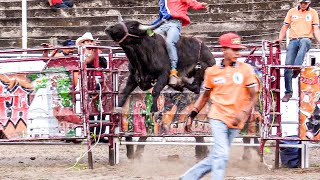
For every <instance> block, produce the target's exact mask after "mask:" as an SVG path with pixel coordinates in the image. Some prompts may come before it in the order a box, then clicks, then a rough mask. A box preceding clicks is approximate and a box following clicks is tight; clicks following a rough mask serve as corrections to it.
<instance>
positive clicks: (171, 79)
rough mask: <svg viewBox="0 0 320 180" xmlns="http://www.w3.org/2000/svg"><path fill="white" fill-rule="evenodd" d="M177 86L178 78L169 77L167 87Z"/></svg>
mask: <svg viewBox="0 0 320 180" xmlns="http://www.w3.org/2000/svg"><path fill="white" fill-rule="evenodd" d="M177 84H178V77H177V76H170V79H169V85H170V86H176V85H177Z"/></svg>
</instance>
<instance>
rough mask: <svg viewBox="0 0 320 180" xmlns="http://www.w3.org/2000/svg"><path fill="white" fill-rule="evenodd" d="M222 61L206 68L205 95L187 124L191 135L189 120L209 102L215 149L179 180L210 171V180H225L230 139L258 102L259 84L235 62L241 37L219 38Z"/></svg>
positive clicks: (251, 72) (247, 67)
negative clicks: (210, 103)
mask: <svg viewBox="0 0 320 180" xmlns="http://www.w3.org/2000/svg"><path fill="white" fill-rule="evenodd" d="M219 43H220V45H221V46H222V51H223V54H224V59H223V60H222V62H221V64H220V65H219V64H217V65H214V66H212V67H209V68H207V69H206V71H205V76H204V92H202V93H201V95H200V96H199V98H198V99H197V101H196V102H195V105H194V108H193V110H192V112H191V113H190V115H189V118H188V121H187V123H186V127H185V128H186V130H187V131H190V127H191V124H192V120H193V119H194V117H195V116H196V115H197V114H198V112H199V111H200V110H201V109H202V108H203V107H204V106H205V104H206V103H207V101H208V100H209V98H210V99H211V102H212V105H211V106H212V107H211V108H210V111H209V113H208V119H209V120H210V124H211V129H212V135H213V138H214V145H213V148H212V151H211V153H210V155H209V156H208V157H207V158H205V159H204V160H202V161H200V162H199V163H198V164H196V165H195V166H193V167H192V168H191V169H189V170H188V171H187V172H186V173H185V174H184V175H183V176H182V177H181V178H180V179H182V180H189V179H190V180H191V179H200V178H201V177H203V176H204V175H205V174H207V173H209V172H210V171H212V179H215V180H222V179H224V171H225V168H226V165H227V161H228V158H229V150H230V146H231V143H232V140H233V138H234V137H235V136H236V135H237V134H238V133H239V130H240V129H242V128H243V126H244V123H245V121H246V120H247V119H248V117H249V114H250V113H251V111H252V108H253V106H254V105H255V104H256V102H257V99H258V95H257V92H258V86H257V85H258V84H257V79H256V77H255V73H254V70H253V68H252V67H251V66H250V65H249V64H246V63H243V62H238V61H237V58H238V57H240V50H241V49H244V48H245V46H243V45H242V44H241V41H240V37H239V36H238V35H236V34H234V33H227V34H224V35H222V36H221V37H220V38H219Z"/></svg>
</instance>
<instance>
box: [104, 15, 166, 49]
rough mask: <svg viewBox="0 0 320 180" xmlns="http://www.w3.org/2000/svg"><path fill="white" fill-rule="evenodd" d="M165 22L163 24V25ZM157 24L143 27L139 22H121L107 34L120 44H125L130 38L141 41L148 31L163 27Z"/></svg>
mask: <svg viewBox="0 0 320 180" xmlns="http://www.w3.org/2000/svg"><path fill="white" fill-rule="evenodd" d="M162 23H163V22H161V24H162ZM161 24H160V23H159V24H156V25H153V26H146V25H142V24H141V23H140V22H138V21H128V22H119V23H118V24H115V25H113V26H110V27H108V28H106V29H105V33H106V34H108V35H109V36H110V37H111V38H112V40H114V41H115V42H118V43H119V44H120V43H122V42H124V41H125V40H126V39H127V38H128V37H131V38H135V39H141V38H143V37H144V36H146V35H147V30H148V29H150V30H154V29H156V28H157V27H159V26H160V25H161Z"/></svg>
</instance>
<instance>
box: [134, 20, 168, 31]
mask: <svg viewBox="0 0 320 180" xmlns="http://www.w3.org/2000/svg"><path fill="white" fill-rule="evenodd" d="M166 21H167V20H165V19H163V20H161V21H160V22H158V23H157V24H155V25H152V26H147V25H142V24H140V25H139V29H140V30H144V31H146V30H148V29H151V30H154V29H157V28H158V27H160V26H161V25H162V24H163V23H164V22H166Z"/></svg>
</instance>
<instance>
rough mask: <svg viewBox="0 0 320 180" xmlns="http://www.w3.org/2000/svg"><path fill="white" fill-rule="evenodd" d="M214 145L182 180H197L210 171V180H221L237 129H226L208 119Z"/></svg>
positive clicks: (219, 122)
mask: <svg viewBox="0 0 320 180" xmlns="http://www.w3.org/2000/svg"><path fill="white" fill-rule="evenodd" d="M210 124H211V129H212V135H213V138H214V145H213V147H212V150H211V152H210V155H209V156H208V157H206V158H205V159H203V160H202V161H200V162H199V163H197V164H196V165H194V166H193V167H192V168H191V169H189V170H188V171H187V172H186V173H185V174H184V175H183V176H182V177H181V179H182V180H198V179H200V178H201V177H203V176H204V175H206V174H207V173H209V172H210V171H211V172H212V177H211V179H212V180H223V179H224V172H225V169H226V166H227V163H228V160H229V151H230V146H231V143H232V141H233V138H234V137H235V136H236V135H238V133H239V129H231V128H228V127H227V125H226V124H225V123H224V122H222V121H220V120H214V119H210Z"/></svg>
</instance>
